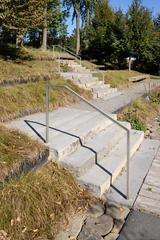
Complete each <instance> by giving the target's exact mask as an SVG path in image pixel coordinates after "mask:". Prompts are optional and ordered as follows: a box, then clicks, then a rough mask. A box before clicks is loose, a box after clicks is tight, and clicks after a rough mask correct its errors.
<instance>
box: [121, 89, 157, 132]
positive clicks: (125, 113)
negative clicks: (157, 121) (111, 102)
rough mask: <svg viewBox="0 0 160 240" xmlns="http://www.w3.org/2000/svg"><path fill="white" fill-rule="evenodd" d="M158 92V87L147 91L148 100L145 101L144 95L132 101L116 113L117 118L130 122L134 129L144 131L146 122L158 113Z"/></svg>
mask: <svg viewBox="0 0 160 240" xmlns="http://www.w3.org/2000/svg"><path fill="white" fill-rule="evenodd" d="M159 93H160V88H157V89H156V90H153V91H152V92H150V93H149V95H148V96H149V99H150V101H146V95H144V96H143V97H141V98H139V99H138V100H136V101H134V102H133V103H132V104H131V105H130V106H128V107H126V108H124V109H123V110H122V111H121V112H120V113H119V114H118V119H119V120H123V121H128V122H130V123H131V125H132V127H133V128H134V129H137V130H142V131H145V130H146V126H147V123H148V122H149V121H150V120H151V119H152V118H153V117H155V116H157V115H159V112H160V109H159V103H160V94H159Z"/></svg>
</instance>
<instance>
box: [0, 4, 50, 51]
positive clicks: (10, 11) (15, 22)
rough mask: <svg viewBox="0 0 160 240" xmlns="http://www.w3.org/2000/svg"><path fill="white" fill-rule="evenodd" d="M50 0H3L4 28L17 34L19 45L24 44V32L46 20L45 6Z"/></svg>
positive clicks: (1, 9) (2, 20)
mask: <svg viewBox="0 0 160 240" xmlns="http://www.w3.org/2000/svg"><path fill="white" fill-rule="evenodd" d="M46 1H48V0H23V1H21V0H1V7H0V18H1V25H2V28H4V29H7V30H9V31H12V32H14V33H15V34H16V45H17V47H19V46H21V45H22V44H23V34H24V33H25V32H26V31H27V30H29V29H33V28H35V27H37V26H40V25H41V23H42V22H43V21H44V7H45V4H46Z"/></svg>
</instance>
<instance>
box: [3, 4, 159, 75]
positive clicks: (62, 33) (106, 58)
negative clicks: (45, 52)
mask: <svg viewBox="0 0 160 240" xmlns="http://www.w3.org/2000/svg"><path fill="white" fill-rule="evenodd" d="M71 9H72V11H71ZM71 12H73V14H72V15H73V16H72V18H73V20H74V19H75V20H76V29H75V30H74V32H73V34H72V35H71V36H68V35H67V19H68V16H69V14H70V13H71ZM0 43H1V46H3V49H4V45H6V43H7V44H9V43H11V44H16V47H17V48H18V47H21V46H22V45H23V44H25V45H30V46H33V47H41V48H42V49H46V48H47V46H48V47H51V46H52V45H53V44H63V46H64V45H65V46H67V47H70V48H72V49H75V51H76V53H77V54H81V55H82V56H83V57H85V58H87V59H90V60H94V61H96V62H97V63H99V64H104V65H106V66H107V68H112V69H121V68H125V67H126V58H127V57H129V56H132V57H135V58H136V61H135V62H134V68H135V69H137V70H140V71H144V72H150V73H158V72H159V71H160V14H159V15H158V16H154V17H153V15H152V12H151V11H150V9H147V8H145V7H144V6H143V3H142V1H141V0H133V1H132V4H131V5H130V7H129V8H128V10H127V12H126V13H125V14H124V13H123V12H122V10H121V9H119V10H114V9H113V8H112V7H111V6H110V4H109V1H108V0H1V1H0ZM0 50H1V51H2V47H1V48H0Z"/></svg>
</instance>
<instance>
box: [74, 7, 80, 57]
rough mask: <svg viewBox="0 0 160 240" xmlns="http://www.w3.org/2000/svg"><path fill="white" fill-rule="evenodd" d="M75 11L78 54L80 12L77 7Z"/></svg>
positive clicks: (78, 49) (78, 48) (77, 50)
mask: <svg viewBox="0 0 160 240" xmlns="http://www.w3.org/2000/svg"><path fill="white" fill-rule="evenodd" d="M75 11H76V54H77V55H78V54H79V51H80V12H79V9H75Z"/></svg>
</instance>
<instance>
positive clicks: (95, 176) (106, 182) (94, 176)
mask: <svg viewBox="0 0 160 240" xmlns="http://www.w3.org/2000/svg"><path fill="white" fill-rule="evenodd" d="M143 137H144V133H143V132H140V131H135V130H131V156H133V154H134V153H135V151H136V149H137V148H138V147H139V145H140V144H141V142H142V141H143ZM124 146H126V139H122V141H121V142H120V143H118V144H117V145H116V146H115V148H113V149H112V150H111V151H110V153H109V154H108V155H107V156H106V158H104V159H103V160H102V161H101V162H100V163H97V164H98V165H97V164H96V165H94V166H93V167H92V168H91V169H90V170H89V171H88V172H87V173H86V174H85V175H83V176H81V177H80V178H79V180H80V182H82V183H84V184H85V185H86V184H91V185H92V186H93V187H95V186H96V187H98V188H101V187H103V186H105V190H107V188H109V186H110V181H111V175H112V181H113V180H114V179H115V178H116V177H117V175H118V174H119V173H120V172H121V170H122V168H123V167H124V166H125V163H126V148H125V147H124ZM117 171H118V173H117Z"/></svg>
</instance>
